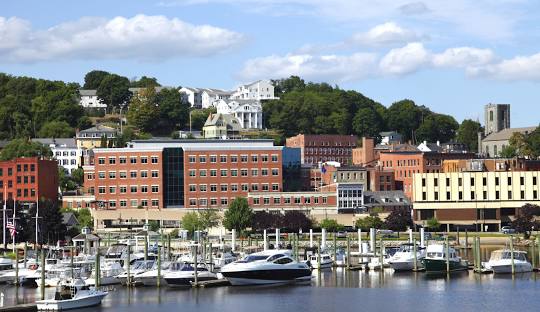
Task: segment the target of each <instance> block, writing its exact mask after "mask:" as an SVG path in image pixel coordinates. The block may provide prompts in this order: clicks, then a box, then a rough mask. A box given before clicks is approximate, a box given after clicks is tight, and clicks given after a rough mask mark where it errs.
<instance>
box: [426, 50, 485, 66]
mask: <svg viewBox="0 0 540 312" xmlns="http://www.w3.org/2000/svg"><path fill="white" fill-rule="evenodd" d="M494 59H495V54H494V53H493V51H491V50H490V49H477V48H471V47H458V48H450V49H447V50H446V51H444V52H443V53H440V54H435V55H433V65H435V66H438V67H468V66H478V65H484V64H488V63H491V62H492V61H493V60H494Z"/></svg>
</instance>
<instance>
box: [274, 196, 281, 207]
mask: <svg viewBox="0 0 540 312" xmlns="http://www.w3.org/2000/svg"><path fill="white" fill-rule="evenodd" d="M280 203H281V198H279V197H274V204H276V205H279V204H280Z"/></svg>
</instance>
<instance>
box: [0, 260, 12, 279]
mask: <svg viewBox="0 0 540 312" xmlns="http://www.w3.org/2000/svg"><path fill="white" fill-rule="evenodd" d="M13 271H14V270H13V261H12V260H11V259H9V258H3V257H0V283H6V282H8V281H10V280H11V279H12V278H11V277H10V275H6V274H8V273H11V272H13Z"/></svg>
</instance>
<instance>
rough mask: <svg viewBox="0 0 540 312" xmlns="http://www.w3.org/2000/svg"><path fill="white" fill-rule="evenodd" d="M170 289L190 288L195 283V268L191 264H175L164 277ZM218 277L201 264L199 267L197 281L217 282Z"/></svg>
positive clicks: (172, 264)
mask: <svg viewBox="0 0 540 312" xmlns="http://www.w3.org/2000/svg"><path fill="white" fill-rule="evenodd" d="M163 278H164V280H165V282H166V283H167V285H168V286H169V287H189V286H191V283H193V282H194V281H195V266H194V265H193V264H191V263H184V262H173V263H171V265H170V267H169V271H167V272H166V273H165V275H164V276H163ZM216 279H217V275H216V274H215V273H213V272H210V271H209V270H208V268H207V267H206V266H205V265H203V264H201V265H197V281H209V280H216Z"/></svg>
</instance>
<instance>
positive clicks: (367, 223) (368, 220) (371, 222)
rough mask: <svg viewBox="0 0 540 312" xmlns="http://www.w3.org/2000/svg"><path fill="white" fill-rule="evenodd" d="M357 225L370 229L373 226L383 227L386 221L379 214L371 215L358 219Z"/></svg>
mask: <svg viewBox="0 0 540 312" xmlns="http://www.w3.org/2000/svg"><path fill="white" fill-rule="evenodd" d="M355 226H356V227H357V228H359V229H362V230H363V231H368V230H369V229H371V228H374V229H382V228H383V227H384V222H383V221H382V220H381V218H379V216H377V215H369V216H367V217H364V218H361V219H357V220H356V222H355Z"/></svg>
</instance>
